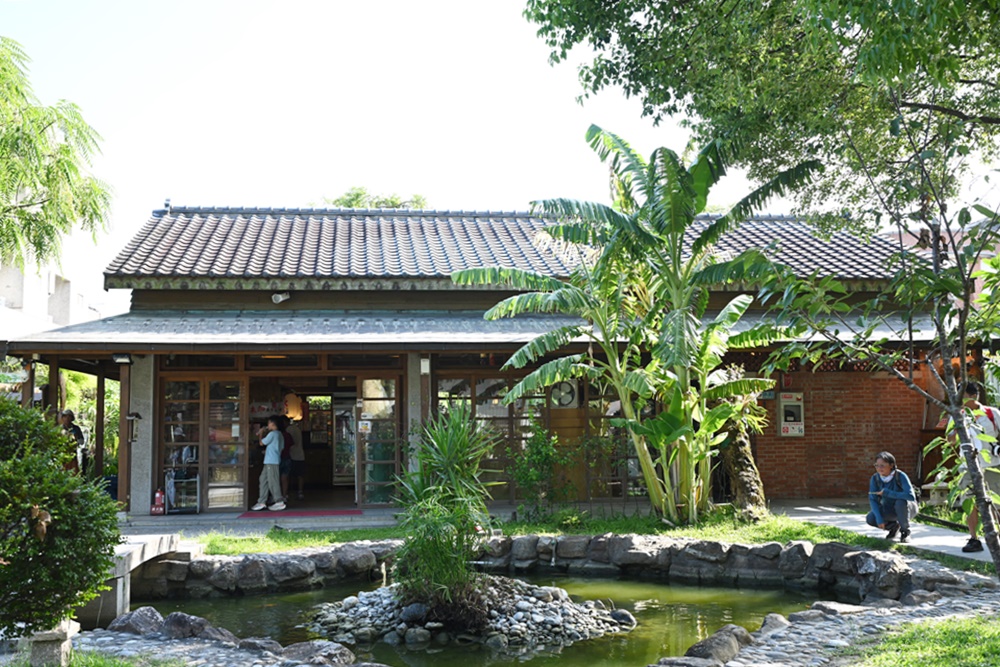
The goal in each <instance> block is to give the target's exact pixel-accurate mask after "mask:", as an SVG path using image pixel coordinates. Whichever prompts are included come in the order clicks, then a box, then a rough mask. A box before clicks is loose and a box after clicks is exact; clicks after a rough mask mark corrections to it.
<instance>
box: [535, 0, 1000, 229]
mask: <svg viewBox="0 0 1000 667" xmlns="http://www.w3.org/2000/svg"><path fill="white" fill-rule="evenodd" d="M525 16H526V17H527V18H528V19H529V20H531V21H533V22H535V23H537V24H538V25H539V26H540V28H539V31H538V32H539V35H540V36H542V37H543V38H544V39H545V40H546V42H547V43H548V44H549V46H550V47H552V53H551V59H552V61H553V62H559V61H562V60H564V59H566V58H567V57H568V56H569V53H570V51H571V50H572V49H573V47H575V46H576V45H580V44H584V45H587V46H589V47H590V48H592V49H593V50H594V51H595V52H596V55H595V56H594V58H593V60H592V61H591V62H589V63H587V64H585V65H583V66H582V67H581V68H580V79H581V82H582V84H583V86H584V89H585V91H586V92H585V94H591V93H596V92H598V91H600V90H602V89H604V88H605V87H608V86H612V85H620V86H621V87H622V88H623V89H624V90H625V92H626V94H627V95H629V96H636V97H639V98H640V99H641V100H642V102H643V109H644V113H645V114H646V115H648V116H652V117H653V118H654V119H656V120H657V121H659V120H660V119H662V118H663V117H664V116H679V117H681V118H682V119H683V122H684V123H685V124H686V125H688V126H689V127H690V128H691V129H692V130H693V132H694V136H695V139H696V140H698V141H699V142H701V143H707V141H708V140H710V139H711V138H716V137H721V138H723V139H724V140H726V141H727V142H729V143H730V145H731V147H732V148H733V149H735V154H736V156H737V158H738V161H739V163H740V164H742V165H744V166H746V167H747V168H748V169H749V172H750V175H751V177H753V178H757V179H765V178H768V177H770V176H771V175H773V174H775V173H777V172H778V171H780V170H782V169H787V168H788V167H790V166H792V165H795V164H799V163H801V162H802V161H804V160H808V159H815V158H818V159H821V160H822V161H823V162H824V164H825V165H826V166H827V170H826V172H825V177H824V178H823V179H817V180H816V181H815V182H814V183H813V184H812V185H811V186H810V187H807V188H803V189H802V190H800V192H799V195H798V198H799V201H800V204H801V205H802V206H803V207H805V208H809V209H813V210H825V212H826V213H828V214H829V215H828V219H829V220H830V221H833V220H836V219H837V216H838V215H839V216H843V215H844V213H843V212H844V211H850V214H851V216H852V217H861V218H867V219H868V220H869V221H875V220H878V219H879V218H880V217H881V216H882V215H885V212H886V209H887V208H890V209H899V208H906V207H907V206H910V205H912V204H913V203H914V202H916V201H919V199H920V197H921V196H922V193H921V192H920V191H919V188H908V187H906V186H905V184H901V185H899V186H898V187H889V188H887V187H886V186H887V185H890V186H892V185H894V184H897V183H902V182H905V181H907V180H909V181H910V182H912V179H907V177H906V174H905V172H907V171H908V170H913V169H914V156H922V162H921V168H925V167H926V168H927V169H930V170H937V172H939V173H945V172H946V174H947V176H946V177H944V178H941V179H939V180H940V181H941V183H940V184H941V186H942V187H943V188H944V190H943V191H942V192H941V194H943V195H948V194H953V193H955V192H956V191H957V190H958V188H959V187H960V185H961V179H962V177H963V176H964V175H967V173H968V171H967V170H968V167H969V159H968V156H970V155H978V156H980V157H989V156H991V155H992V154H993V153H994V152H995V149H996V137H997V131H998V130H1000V81H998V77H997V73H998V66H997V57H996V53H997V52H998V49H997V46H998V45H1000V21H998V20H997V19H1000V7H998V5H997V3H996V2H994V1H992V0H969V1H963V0H899V1H897V2H893V3H887V2H882V1H874V2H873V1H871V0H776V1H775V2H766V3H762V2H739V1H738V0H722V1H721V2H712V3H708V2H694V3H692V2H685V1H682V0H665V1H662V2H650V1H649V0H596V1H595V0H529V1H528V5H527V8H526V10H525ZM887 191H888V193H889V194H888V196H887V195H886V192H887ZM887 197H888V198H887ZM869 228H870V227H869Z"/></svg>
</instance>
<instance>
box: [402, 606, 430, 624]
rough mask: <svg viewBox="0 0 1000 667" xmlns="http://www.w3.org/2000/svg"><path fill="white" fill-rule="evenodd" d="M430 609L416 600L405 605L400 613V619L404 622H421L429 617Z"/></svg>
mask: <svg viewBox="0 0 1000 667" xmlns="http://www.w3.org/2000/svg"><path fill="white" fill-rule="evenodd" d="M428 611H430V609H429V608H428V607H427V605H425V604H424V603H422V602H414V603H413V604H408V605H406V606H405V607H403V611H401V612H400V614H399V619H400V620H401V621H403V622H404V623H420V622H422V621H423V620H424V619H425V618H427V612H428Z"/></svg>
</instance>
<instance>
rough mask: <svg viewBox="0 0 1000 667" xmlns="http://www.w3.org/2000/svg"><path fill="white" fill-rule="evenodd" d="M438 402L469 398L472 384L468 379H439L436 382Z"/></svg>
mask: <svg viewBox="0 0 1000 667" xmlns="http://www.w3.org/2000/svg"><path fill="white" fill-rule="evenodd" d="M437 394H438V400H446V399H451V398H470V397H471V396H472V382H471V380H469V378H457V379H456V378H441V379H440V380H438V391H437Z"/></svg>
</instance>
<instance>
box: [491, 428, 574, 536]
mask: <svg viewBox="0 0 1000 667" xmlns="http://www.w3.org/2000/svg"><path fill="white" fill-rule="evenodd" d="M528 429H529V435H528V437H527V438H525V440H524V441H523V443H522V446H520V447H516V448H512V447H507V459H508V460H509V461H510V465H509V466H508V467H507V472H508V474H510V477H511V479H512V480H513V481H514V484H515V486H516V487H517V491H518V495H519V496H520V497H521V498H523V499H524V501H525V502H524V504H522V505H520V506H519V507H518V513H519V514H521V515H523V516H524V517H525V518H526V519H532V518H536V517H539V516H541V515H542V514H544V513H545V511H547V510H549V509H551V507H552V505H553V503H559V502H562V501H564V500H566V499H568V498H570V497H571V496H572V494H573V491H574V487H573V484H572V482H570V481H569V480H567V479H565V477H564V476H563V477H562V478H561V477H560V475H561V474H562V473H561V471H560V468H565V467H567V466H569V465H571V464H572V463H573V461H574V458H575V457H574V455H573V452H572V451H570V450H569V449H564V450H560V448H559V438H558V437H557V436H556V435H555V434H554V433H551V432H549V431H548V430H547V429H546V428H545V427H544V426H542V425H541V424H540V423H539V422H538V420H537V419H532V420H531V423H530V425H529V426H528Z"/></svg>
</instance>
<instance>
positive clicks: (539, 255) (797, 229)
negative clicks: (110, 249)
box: [105, 207, 895, 280]
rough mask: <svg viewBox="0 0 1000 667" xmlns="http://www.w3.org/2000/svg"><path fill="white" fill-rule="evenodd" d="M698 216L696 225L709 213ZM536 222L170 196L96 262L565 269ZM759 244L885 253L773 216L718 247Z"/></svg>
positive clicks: (806, 262) (870, 258)
mask: <svg viewBox="0 0 1000 667" xmlns="http://www.w3.org/2000/svg"><path fill="white" fill-rule="evenodd" d="M711 219H712V218H711V217H710V216H706V217H705V218H704V219H703V221H702V225H707V224H709V223H710V222H711ZM546 224H547V223H546V221H544V220H542V219H540V218H538V217H535V216H532V215H531V214H528V213H493V212H466V211H457V212H455V211H411V210H392V209H379V210H364V209H258V208H247V209H240V208H211V207H205V208H198V207H191V208H189V207H174V208H171V209H169V210H160V211H155V212H154V213H153V215H152V216H151V218H150V219H149V221H148V222H147V223H146V224H145V226H144V227H143V228H142V229H141V230H140V231H139V233H138V234H136V236H135V238H133V239H132V240H131V241H130V242H129V243H128V245H127V246H126V247H125V249H124V250H123V251H122V252H121V253H120V254H119V255H118V257H117V258H115V260H114V261H113V262H112V263H111V265H110V266H108V268H107V270H106V271H105V275H107V276H115V277H119V278H125V279H128V278H130V277H132V278H136V279H139V278H142V279H148V278H151V277H152V278H156V277H171V278H237V279H239V278H337V279H342V278H446V277H448V276H449V275H450V274H451V273H452V272H453V271H455V270H458V269H465V268H473V267H484V266H504V267H512V268H519V269H527V270H531V271H537V272H539V273H544V274H548V275H555V276H566V275H568V274H569V272H570V269H571V266H570V265H569V263H568V261H567V260H566V259H565V258H563V257H561V256H560V255H558V254H557V253H555V252H552V251H550V250H546V249H543V248H540V247H539V245H538V244H537V243H536V242H534V239H535V237H536V235H537V234H538V232H539V231H540V230H541V229H542V228H543V227H544V226H545V225H546ZM769 244H770V245H771V246H772V247H773V248H774V249H775V250H774V257H775V259H776V260H778V261H780V262H783V263H786V264H788V265H789V266H790V267H791V268H792V269H794V270H795V271H796V272H798V273H800V274H804V273H811V272H813V271H819V272H820V273H823V274H832V275H836V276H838V277H840V278H845V279H862V280H879V279H884V278H885V277H886V276H887V269H886V265H887V261H888V259H889V257H890V256H891V255H892V254H893V253H894V252H895V248H894V246H893V244H892V243H891V242H890V241H888V240H887V239H884V238H882V237H875V238H873V239H872V240H871V241H870V242H869V243H863V242H862V241H860V240H859V239H857V238H856V237H854V236H851V235H850V234H847V233H843V232H839V233H835V234H833V235H832V236H831V237H830V238H829V239H824V238H822V237H821V236H819V235H818V234H816V233H815V232H814V231H813V229H812V228H811V227H809V226H808V225H807V224H805V223H803V222H801V221H799V220H795V219H793V218H786V217H783V216H759V217H757V218H754V219H752V220H749V221H747V222H746V223H744V224H743V225H741V226H740V227H738V228H737V229H736V230H734V231H732V232H730V233H729V234H727V235H726V236H725V237H724V238H723V239H722V240H721V241H720V242H719V244H718V246H717V251H718V252H720V253H731V254H737V253H739V252H741V251H743V250H745V249H747V248H752V247H756V248H763V247H765V246H768V245H769Z"/></svg>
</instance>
